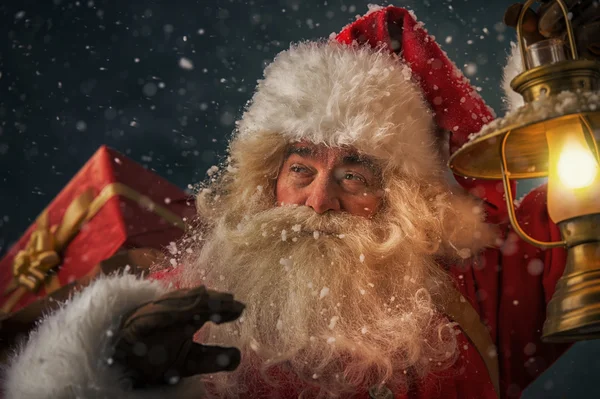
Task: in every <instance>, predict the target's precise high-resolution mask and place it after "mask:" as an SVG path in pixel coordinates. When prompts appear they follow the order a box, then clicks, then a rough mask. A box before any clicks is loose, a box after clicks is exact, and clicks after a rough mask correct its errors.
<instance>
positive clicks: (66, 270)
mask: <svg viewBox="0 0 600 399" xmlns="http://www.w3.org/2000/svg"><path fill="white" fill-rule="evenodd" d="M115 182H120V183H123V184H125V185H127V186H128V187H130V188H133V189H134V190H136V191H137V192H139V193H143V195H145V196H146V197H148V198H149V199H151V200H152V201H154V202H155V203H157V204H160V205H161V206H163V207H166V208H168V209H169V210H170V211H172V212H174V213H175V214H177V215H180V216H182V217H193V215H194V214H195V211H194V206H193V203H190V200H189V198H188V196H187V195H186V194H185V193H184V192H183V191H182V190H181V189H179V188H178V187H176V186H174V185H172V184H171V183H169V182H168V181H166V180H164V179H162V178H161V177H159V176H157V175H155V174H154V173H152V172H150V171H148V170H147V169H145V168H143V167H142V166H141V165H139V164H136V163H135V162H133V161H132V160H130V159H128V158H126V157H125V156H123V155H122V154H120V153H118V152H116V151H114V150H112V149H109V148H107V147H104V146H103V147H101V148H100V149H99V150H98V151H97V152H96V153H95V154H94V155H93V156H92V158H90V160H89V161H88V162H87V163H86V164H85V165H84V166H83V167H82V169H81V170H80V171H79V172H78V173H77V174H76V175H75V176H74V177H73V179H72V180H71V181H70V182H69V183H68V184H67V185H66V186H65V187H64V189H63V190H62V191H61V192H60V193H59V194H58V195H57V196H56V197H55V198H54V200H53V201H52V202H51V203H50V204H49V205H48V208H47V209H48V219H49V224H50V225H51V226H52V225H55V224H57V223H59V222H60V221H61V220H62V217H63V214H64V212H65V210H66V208H67V207H68V206H69V204H70V203H71V201H72V200H73V199H74V198H76V197H77V196H79V195H80V194H81V193H83V192H84V191H85V190H87V189H88V188H92V189H93V191H94V195H98V193H99V192H100V191H101V190H102V189H103V188H104V187H105V186H107V185H109V184H111V183H115ZM167 198H169V200H166V199H167ZM167 202H168V203H167ZM34 227H35V224H34V225H32V226H30V227H29V228H28V229H27V231H26V232H25V234H23V236H22V237H21V238H20V239H19V241H18V242H17V243H16V244H15V245H14V246H13V247H12V248H11V249H10V250H9V251H8V253H7V254H6V256H5V257H4V258H3V259H2V260H0V289H1V290H4V287H6V286H7V285H8V284H9V282H10V281H11V280H12V278H13V277H12V262H13V259H14V257H15V255H16V254H17V252H18V251H19V250H20V249H22V248H24V247H25V245H26V244H27V242H28V240H29V236H30V235H31V233H32V231H33V230H34ZM182 233H183V232H182V230H181V229H180V228H178V227H175V226H172V225H171V224H170V223H168V222H166V221H165V220H164V219H162V218H161V217H159V216H158V215H156V214H155V213H152V212H150V211H149V210H148V209H145V208H143V207H141V206H140V205H139V204H138V203H137V202H135V201H131V200H129V199H126V198H123V197H120V196H115V197H112V198H111V199H110V200H108V202H107V203H106V204H105V205H104V206H103V207H102V209H101V210H100V211H99V212H98V213H97V214H96V215H95V216H94V217H93V218H92V219H91V220H90V221H89V222H87V223H86V224H85V225H84V226H82V228H81V230H80V232H79V234H78V235H77V236H76V237H75V238H74V239H73V240H72V241H71V242H70V244H69V245H68V247H67V248H66V250H65V251H64V254H63V256H62V259H63V263H62V265H61V266H60V269H59V273H58V279H59V281H60V283H61V285H64V284H67V283H69V282H72V281H74V280H77V279H80V278H81V277H83V276H85V275H86V274H87V273H88V272H89V271H90V270H92V268H93V267H94V266H95V265H96V264H98V263H99V262H100V261H102V260H104V259H106V258H109V257H110V256H112V255H114V254H115V253H116V252H117V251H118V250H119V249H121V248H139V247H149V248H162V247H163V246H166V245H168V244H169V242H170V241H174V240H177V239H178V238H179V237H180V236H181V235H182ZM44 295H46V292H45V290H44V288H43V287H42V288H41V289H40V291H39V292H37V293H36V294H26V295H25V296H24V297H23V298H21V300H20V301H19V302H18V303H17V305H16V306H15V307H14V308H13V311H16V310H18V309H20V308H22V307H24V306H26V305H28V304H30V303H31V302H33V301H35V300H36V298H38V297H43V296H44ZM8 297H9V296H0V303H4V301H6V300H7V299H8Z"/></svg>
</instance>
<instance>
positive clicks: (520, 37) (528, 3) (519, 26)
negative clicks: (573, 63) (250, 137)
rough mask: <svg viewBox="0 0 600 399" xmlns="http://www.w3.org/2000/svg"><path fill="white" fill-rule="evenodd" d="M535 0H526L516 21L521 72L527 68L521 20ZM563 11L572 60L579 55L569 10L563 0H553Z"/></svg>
mask: <svg viewBox="0 0 600 399" xmlns="http://www.w3.org/2000/svg"><path fill="white" fill-rule="evenodd" d="M536 1H537V0H527V1H526V2H525V4H524V5H523V7H522V8H521V12H520V13H519V20H518V22H517V40H518V42H519V50H520V52H521V63H522V65H523V72H526V71H527V70H529V67H528V65H527V58H526V57H525V38H524V37H523V20H524V19H525V13H526V12H527V10H529V8H530V7H531V5H532V4H533V3H535V2H536ZM555 1H556V2H557V3H558V5H559V6H560V9H561V11H562V13H563V16H564V18H565V26H566V28H567V37H568V38H569V46H570V47H571V57H572V58H573V60H577V59H578V58H579V56H578V55H577V45H576V44H575V35H574V34H573V25H571V20H570V19H569V10H568V9H567V6H566V5H565V3H564V1H563V0H555Z"/></svg>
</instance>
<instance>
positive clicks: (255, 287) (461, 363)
mask: <svg viewBox="0 0 600 399" xmlns="http://www.w3.org/2000/svg"><path fill="white" fill-rule="evenodd" d="M492 119H493V115H492V113H491V111H490V110H489V109H488V108H487V107H486V106H485V104H484V103H483V101H482V100H481V98H480V97H479V96H478V94H477V93H476V92H475V91H474V90H473V88H472V87H471V86H470V85H469V83H468V82H467V81H466V79H465V78H464V77H463V76H462V74H461V73H460V72H459V71H458V70H457V69H456V68H455V67H454V65H453V64H452V63H451V62H450V61H449V60H448V58H447V57H446V56H445V54H444V53H443V52H442V51H441V50H440V48H439V47H438V45H437V44H436V43H435V41H434V40H433V39H432V38H431V37H430V36H428V35H427V32H426V31H425V30H424V29H423V27H422V25H421V24H419V23H418V22H417V21H416V19H415V17H414V15H412V14H411V13H410V12H408V11H407V10H404V9H401V8H396V7H386V8H378V9H374V10H372V11H371V12H370V13H369V14H367V15H366V16H365V17H363V18H361V19H359V20H357V21H356V22H354V23H353V24H351V25H349V26H347V27H346V28H344V30H343V31H342V32H341V33H340V34H339V35H337V36H336V37H335V39H334V40H333V39H332V40H329V41H322V42H306V43H300V44H296V45H293V46H292V47H291V48H290V49H288V50H287V51H284V52H282V53H280V54H279V55H278V56H277V57H276V58H275V60H274V61H273V63H272V64H271V65H269V66H268V67H267V68H266V70H265V77H264V80H262V81H261V82H260V83H259V84H258V87H257V90H256V93H255V95H254V97H253V99H252V102H251V103H250V105H249V106H248V108H247V109H246V111H245V113H244V115H243V117H242V119H241V120H240V121H239V123H238V126H237V130H236V133H235V135H234V137H233V138H232V140H231V143H230V147H229V158H228V162H227V163H226V164H225V165H221V168H220V170H219V172H218V173H216V174H213V175H212V176H211V177H210V178H209V180H207V181H206V182H205V184H204V185H203V187H202V189H201V190H200V191H199V194H198V197H197V203H198V215H199V220H200V221H201V224H200V225H199V226H196V228H195V230H194V231H193V232H192V233H191V234H190V235H189V236H188V237H186V239H185V240H184V241H182V242H181V243H179V244H178V249H179V253H180V254H181V255H182V257H181V259H180V262H179V263H180V266H178V267H176V268H174V269H167V270H163V271H160V272H158V273H157V274H155V275H154V276H153V277H154V278H153V279H149V280H142V279H136V278H135V277H133V276H127V275H118V276H110V277H105V278H101V279H99V280H97V281H96V282H94V283H93V284H92V285H91V286H90V287H88V288H87V289H85V290H83V291H82V292H81V293H79V294H77V295H76V296H75V297H74V298H73V299H72V300H70V301H69V302H68V303H67V304H65V306H64V307H62V308H61V309H60V310H58V311H57V312H55V313H54V314H52V315H49V316H48V317H46V318H45V320H44V321H43V323H41V324H40V325H39V327H38V328H37V330H36V331H35V332H33V333H32V334H31V336H30V338H29V341H28V342H27V343H26V344H25V345H23V346H22V347H21V348H20V349H19V351H18V353H17V354H16V355H15V357H14V358H13V360H12V362H11V365H10V367H9V368H8V369H7V370H6V376H5V390H6V395H7V397H8V398H40V397H48V398H75V397H85V398H105V397H118V398H152V397H173V398H180V397H185V398H187V397H190V398H200V397H241V398H291V397H306V398H313V397H314V398H321V397H323V398H325V397H342V398H350V397H352V398H435V397H439V398H492V397H498V396H502V397H516V396H519V395H520V392H521V390H522V389H523V388H524V387H525V386H526V384H527V383H529V382H530V381H531V380H533V379H534V378H535V377H536V376H537V375H539V373H541V372H542V371H543V370H544V369H545V368H546V367H547V366H548V365H549V364H550V363H551V362H552V361H553V360H555V359H556V357H557V356H558V355H560V353H561V352H562V350H563V349H564V347H559V346H551V345H544V344H542V343H541V341H540V338H539V335H540V330H541V326H542V323H543V321H544V317H545V312H544V309H545V304H546V301H547V300H549V298H550V296H551V295H552V291H553V289H554V284H555V283H556V281H557V279H558V278H559V277H560V275H561V274H562V268H563V267H564V252H562V251H561V250H553V251H552V252H547V253H543V252H541V251H539V250H537V249H535V248H533V247H530V246H526V245H525V244H522V247H519V246H518V245H521V244H518V243H517V242H516V239H515V236H513V235H512V233H510V232H509V228H508V224H507V222H506V217H505V216H506V212H505V207H504V199H503V198H502V192H501V190H498V189H497V187H498V184H497V182H492V183H489V182H488V183H484V182H477V181H470V180H469V181H467V180H461V181H460V183H461V184H462V185H464V187H465V188H467V190H465V189H464V188H461V187H459V186H457V185H456V184H455V183H454V184H452V183H451V182H450V179H449V178H448V174H447V173H446V167H445V164H444V160H445V158H446V157H447V156H448V149H450V151H452V150H454V149H456V148H458V147H459V146H460V145H462V144H464V143H465V142H466V141H467V140H468V135H469V134H470V133H474V132H477V131H478V130H479V129H480V128H481V126H482V125H483V124H485V123H487V122H490V121H491V120H492ZM539 194H540V192H536V193H534V194H532V195H530V196H528V197H527V199H526V200H525V201H524V203H523V205H522V206H521V208H520V212H521V217H527V218H528V221H529V227H530V228H531V229H534V230H535V231H534V232H532V234H538V237H539V236H540V235H544V234H546V235H548V234H555V233H556V230H555V226H551V225H550V222H549V220H548V218H547V215H546V213H545V204H544V203H543V201H540V198H541V197H542V196H540V195H539ZM476 196H477V197H478V198H476ZM533 260H536V261H538V262H541V265H542V269H541V270H538V269H536V270H534V271H533V272H532V270H528V267H527V264H528V263H529V262H532V261H533ZM544 264H545V268H544ZM199 285H206V286H208V287H210V288H211V289H215V290H218V291H222V292H230V293H233V294H234V295H235V298H236V300H234V299H233V297H232V296H231V295H226V294H219V293H217V292H214V291H209V290H206V289H205V288H204V287H199ZM238 301H239V302H238ZM240 302H241V303H243V304H245V309H244V306H243V305H242V304H241V303H240ZM207 321H211V322H213V323H207V324H206V325H204V327H203V328H201V329H200V330H198V329H199V328H200V327H201V326H202V325H203V324H204V323H205V322H207ZM225 322H228V323H225ZM212 345H215V346H212ZM233 348H238V349H239V351H238V349H233ZM240 354H241V356H240ZM222 370H226V371H227V372H221V373H214V372H216V371H222ZM207 373H213V374H207Z"/></svg>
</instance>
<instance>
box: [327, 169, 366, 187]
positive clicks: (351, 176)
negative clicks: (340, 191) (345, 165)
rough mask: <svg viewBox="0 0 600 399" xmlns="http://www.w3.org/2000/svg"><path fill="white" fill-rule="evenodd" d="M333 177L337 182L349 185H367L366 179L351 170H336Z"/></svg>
mask: <svg viewBox="0 0 600 399" xmlns="http://www.w3.org/2000/svg"><path fill="white" fill-rule="evenodd" d="M335 177H336V179H337V180H338V181H340V182H342V183H345V184H351V185H354V186H356V185H361V186H366V185H368V181H367V179H366V178H365V177H364V176H363V175H362V174H360V173H358V172H356V171H353V170H347V169H346V170H344V169H338V170H336V171H335Z"/></svg>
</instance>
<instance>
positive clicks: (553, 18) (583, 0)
mask: <svg viewBox="0 0 600 399" xmlns="http://www.w3.org/2000/svg"><path fill="white" fill-rule="evenodd" d="M563 1H564V3H565V5H566V6H567V9H568V12H569V17H570V19H571V24H572V25H573V26H582V25H585V24H587V23H589V22H592V21H594V20H597V19H598V17H599V16H600V6H599V5H598V2H597V1H595V0H563ZM538 14H539V17H540V19H539V24H538V29H539V31H540V33H541V34H542V35H544V36H545V37H554V36H557V35H558V34H560V33H561V32H563V31H564V29H565V22H564V14H563V12H562V9H561V8H560V5H559V4H558V2H556V1H552V2H548V3H547V4H544V5H542V6H541V7H540V8H539V9H538Z"/></svg>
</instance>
